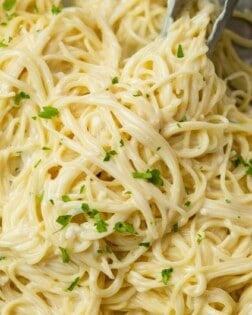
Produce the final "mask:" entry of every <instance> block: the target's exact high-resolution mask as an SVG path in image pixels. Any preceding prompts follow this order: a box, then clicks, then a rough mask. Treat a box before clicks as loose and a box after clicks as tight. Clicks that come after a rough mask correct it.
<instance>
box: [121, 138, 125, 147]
mask: <svg viewBox="0 0 252 315" xmlns="http://www.w3.org/2000/svg"><path fill="white" fill-rule="evenodd" d="M123 146H124V141H123V139H121V140H120V147H123Z"/></svg>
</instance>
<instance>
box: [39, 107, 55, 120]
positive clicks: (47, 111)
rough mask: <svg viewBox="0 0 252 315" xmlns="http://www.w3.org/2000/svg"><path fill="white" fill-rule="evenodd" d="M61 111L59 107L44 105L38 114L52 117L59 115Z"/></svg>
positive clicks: (43, 116) (41, 116) (47, 117)
mask: <svg viewBox="0 0 252 315" xmlns="http://www.w3.org/2000/svg"><path fill="white" fill-rule="evenodd" d="M58 114H59V111H58V109H57V108H55V107H52V106H44V107H43V110H41V111H40V112H39V113H38V116H39V117H40V118H43V119H51V118H52V117H54V116H57V115H58Z"/></svg>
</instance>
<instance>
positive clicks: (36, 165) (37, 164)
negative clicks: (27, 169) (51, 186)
mask: <svg viewBox="0 0 252 315" xmlns="http://www.w3.org/2000/svg"><path fill="white" fill-rule="evenodd" d="M40 162H41V159H39V160H38V162H37V163H36V164H35V165H34V168H36V167H38V166H39V164H40Z"/></svg>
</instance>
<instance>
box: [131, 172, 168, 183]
mask: <svg viewBox="0 0 252 315" xmlns="http://www.w3.org/2000/svg"><path fill="white" fill-rule="evenodd" d="M132 175H133V177H134V178H138V179H146V180H147V181H148V182H150V183H153V184H155V185H158V186H163V185H164V181H163V179H162V178H161V177H160V171H159V170H158V169H153V170H147V171H146V172H145V173H141V172H133V173H132Z"/></svg>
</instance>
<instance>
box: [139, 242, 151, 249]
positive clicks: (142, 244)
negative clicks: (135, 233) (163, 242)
mask: <svg viewBox="0 0 252 315" xmlns="http://www.w3.org/2000/svg"><path fill="white" fill-rule="evenodd" d="M139 246H143V247H146V248H149V247H150V242H142V243H139Z"/></svg>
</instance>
